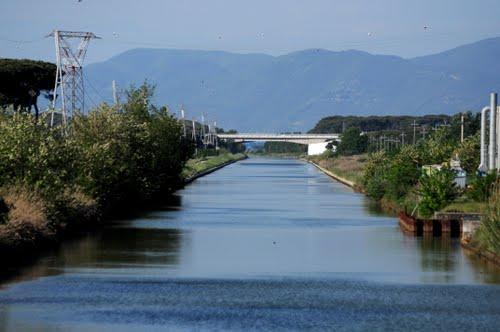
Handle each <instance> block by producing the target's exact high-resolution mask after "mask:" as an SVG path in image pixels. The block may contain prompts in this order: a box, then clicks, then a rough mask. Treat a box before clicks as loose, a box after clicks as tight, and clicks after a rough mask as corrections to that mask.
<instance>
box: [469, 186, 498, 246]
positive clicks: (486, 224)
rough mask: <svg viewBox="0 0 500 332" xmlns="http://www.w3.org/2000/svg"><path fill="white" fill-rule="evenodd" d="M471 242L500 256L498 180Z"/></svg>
mask: <svg viewBox="0 0 500 332" xmlns="http://www.w3.org/2000/svg"><path fill="white" fill-rule="evenodd" d="M473 240H474V241H475V242H477V243H478V244H479V246H480V247H482V248H485V249H487V250H490V251H493V252H495V253H496V254H500V182H499V181H498V180H497V183H496V185H495V187H494V189H493V191H492V195H491V197H490V199H489V202H488V207H487V209H486V211H485V213H484V215H483V217H482V219H481V225H480V226H479V228H478V229H477V231H476V232H475V233H474V236H473Z"/></svg>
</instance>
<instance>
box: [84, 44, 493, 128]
mask: <svg viewBox="0 0 500 332" xmlns="http://www.w3.org/2000/svg"><path fill="white" fill-rule="evenodd" d="M497 59H500V38H491V39H486V40H482V41H479V42H477V43H473V44H468V45H464V46H460V47H457V48H455V49H452V50H449V51H445V52H442V53H439V54H434V55H429V56H424V57H418V58H413V59H404V58H401V57H397V56H390V55H372V54H369V53H366V52H362V51H356V50H349V51H340V52H333V51H327V50H322V49H310V50H304V51H298V52H293V53H290V54H286V55H281V56H277V57H273V56H270V55H265V54H235V53H228V52H221V51H194V50H165V49H135V50H130V51H127V52H124V53H122V54H120V55H118V56H115V57H113V58H111V59H109V60H108V61H105V62H102V63H97V64H92V65H89V66H88V67H87V68H86V73H87V77H88V78H89V80H90V81H91V82H92V84H93V85H94V86H95V87H96V89H97V90H98V91H99V93H100V94H101V95H103V96H104V97H106V98H108V101H110V100H111V80H113V79H115V80H116V81H117V83H118V84H119V86H121V87H126V86H128V85H130V84H132V83H135V84H140V83H141V82H142V81H144V79H146V78H147V79H148V80H149V81H150V82H153V83H155V84H156V85H157V101H158V102H159V103H162V104H168V105H170V107H171V109H172V110H174V111H178V109H179V107H180V105H181V104H184V105H185V108H186V113H187V116H188V117H193V116H196V117H199V116H200V114H201V113H202V112H205V113H206V114H207V115H208V117H209V118H210V119H215V120H217V121H218V123H219V124H220V125H222V126H223V127H225V128H237V129H239V130H266V131H284V130H287V131H289V130H307V129H310V128H312V127H313V125H314V124H315V123H316V122H317V121H318V120H320V119H321V118H323V117H325V116H329V115H335V114H342V115H385V114H408V115H422V114H429V113H439V114H442V113H445V114H452V113H456V112H459V111H463V110H467V109H474V110H478V109H479V108H480V107H482V106H483V105H484V104H485V103H487V101H488V93H489V92H491V91H493V90H499V88H500V75H499V74H498V73H499V69H500V65H499V64H498V60H497ZM89 92H90V93H91V92H92V90H90V91H89Z"/></svg>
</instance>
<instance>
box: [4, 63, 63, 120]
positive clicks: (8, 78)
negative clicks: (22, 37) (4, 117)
mask: <svg viewBox="0 0 500 332" xmlns="http://www.w3.org/2000/svg"><path fill="white" fill-rule="evenodd" d="M55 74H56V65H54V64H53V63H49V62H44V61H34V60H25V59H23V60H16V59H0V106H6V105H13V106H14V108H15V109H17V108H18V107H22V108H25V109H27V110H30V109H31V107H34V108H35V112H36V116H37V117H38V105H37V100H38V96H39V95H40V93H41V92H42V91H50V90H52V89H53V88H54V81H55Z"/></svg>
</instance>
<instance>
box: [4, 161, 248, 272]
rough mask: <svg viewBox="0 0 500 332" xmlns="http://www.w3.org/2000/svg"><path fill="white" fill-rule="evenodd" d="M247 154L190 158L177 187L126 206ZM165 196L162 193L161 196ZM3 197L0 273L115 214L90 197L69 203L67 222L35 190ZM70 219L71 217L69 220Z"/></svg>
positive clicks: (150, 202) (145, 204) (143, 204)
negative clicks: (55, 218)
mask: <svg viewBox="0 0 500 332" xmlns="http://www.w3.org/2000/svg"><path fill="white" fill-rule="evenodd" d="M245 158H247V156H246V155H244V154H230V153H225V154H221V155H219V156H210V157H204V158H195V159H190V160H188V162H187V163H186V165H185V167H184V170H183V172H182V174H181V179H182V181H180V183H179V185H178V186H177V187H176V188H165V190H161V191H158V192H157V193H156V194H155V195H153V196H152V197H151V198H150V199H149V200H147V201H142V202H140V204H139V206H135V207H133V208H126V210H127V211H130V212H131V213H133V212H134V211H138V210H141V209H144V208H147V207H148V206H150V205H153V204H155V201H157V200H158V197H159V196H161V195H162V194H165V193H167V194H168V193H171V192H172V191H175V190H177V189H178V188H180V187H182V186H184V185H185V184H188V183H190V182H192V181H194V180H195V179H197V178H199V177H202V176H205V175H207V174H210V173H212V172H214V171H216V170H218V169H221V168H223V167H225V166H227V165H230V164H232V163H234V162H237V161H239V160H243V159H245ZM162 197H163V196H162ZM4 199H5V201H6V204H7V205H10V204H9V203H11V202H15V205H14V206H12V205H10V211H9V219H10V222H7V223H5V224H3V225H0V252H1V253H2V255H1V256H0V274H2V273H3V274H6V273H7V274H8V271H7V270H6V269H10V268H11V267H12V266H14V267H15V266H17V265H25V264H29V263H30V262H31V261H34V260H36V258H37V257H38V254H39V253H40V252H43V251H44V250H48V249H51V248H55V247H57V246H58V245H59V244H60V243H61V242H63V241H65V240H67V239H71V238H73V237H78V236H79V234H82V233H87V232H89V231H93V230H95V229H97V228H99V227H100V225H101V224H102V223H104V222H106V221H108V220H111V219H112V218H113V216H112V215H110V216H107V217H106V216H103V215H102V213H101V211H99V209H98V208H97V206H96V204H95V202H93V201H90V202H88V204H87V205H86V206H68V207H66V210H68V211H72V213H70V214H69V216H68V217H67V218H66V219H68V220H66V221H64V222H51V220H49V219H48V218H50V216H48V215H46V214H45V213H44V206H43V202H42V201H41V200H40V199H39V197H37V195H36V194H35V193H27V192H26V191H24V190H23V191H18V192H15V191H10V193H9V194H5V196H4ZM70 219H71V220H70Z"/></svg>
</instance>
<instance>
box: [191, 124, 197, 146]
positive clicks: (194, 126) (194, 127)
mask: <svg viewBox="0 0 500 332" xmlns="http://www.w3.org/2000/svg"><path fill="white" fill-rule="evenodd" d="M192 122H193V131H192V132H191V138H192V139H193V142H195V143H196V123H195V122H194V119H193V120H192Z"/></svg>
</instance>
